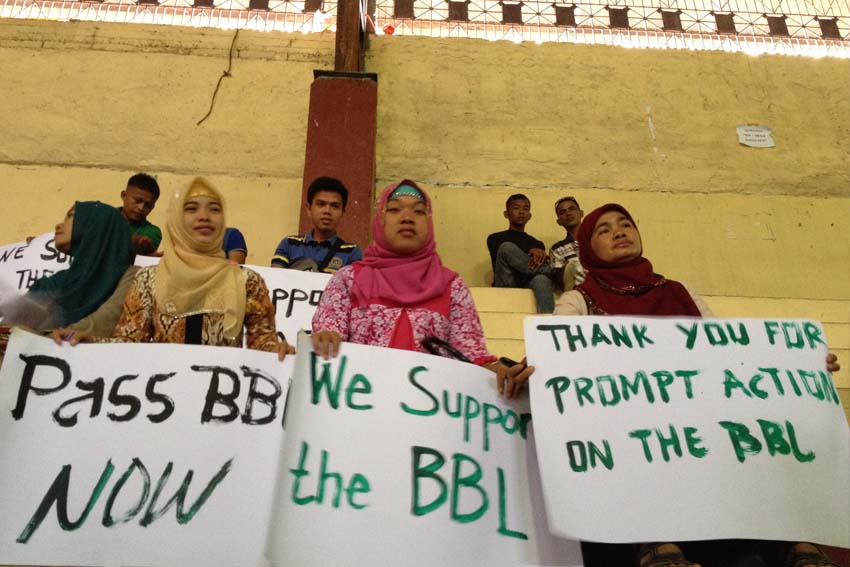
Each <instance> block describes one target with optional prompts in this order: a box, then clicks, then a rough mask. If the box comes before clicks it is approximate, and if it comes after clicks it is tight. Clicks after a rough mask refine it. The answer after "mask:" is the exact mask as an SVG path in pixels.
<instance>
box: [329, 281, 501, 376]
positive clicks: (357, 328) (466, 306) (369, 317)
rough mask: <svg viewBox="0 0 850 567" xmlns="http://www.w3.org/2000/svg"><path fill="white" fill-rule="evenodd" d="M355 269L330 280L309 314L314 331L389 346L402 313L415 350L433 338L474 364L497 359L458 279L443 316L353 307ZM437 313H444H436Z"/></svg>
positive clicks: (416, 310) (429, 311) (418, 310)
mask: <svg viewBox="0 0 850 567" xmlns="http://www.w3.org/2000/svg"><path fill="white" fill-rule="evenodd" d="M353 282H354V267H353V266H346V267H344V268H342V269H341V270H339V271H338V272H337V273H335V274H334V275H333V277H331V280H330V281H329V282H328V285H327V287H326V288H325V291H324V292H323V293H322V299H321V301H320V302H319V306H318V308H317V309H316V313H315V314H314V315H313V332H314V333H317V332H319V331H336V332H337V333H339V334H340V336H341V337H342V340H343V341H348V342H352V343H359V344H364V345H372V346H379V347H386V346H387V345H388V344H389V343H390V339H391V338H392V335H393V331H394V329H395V326H396V322H397V321H398V319H399V317H401V315H402V313H406V314H407V317H408V319H409V320H410V326H411V327H412V329H413V337H414V339H415V341H416V345H417V348H416V350H417V351H419V352H426V351H425V349H423V348H422V345H421V342H422V339H424V338H426V337H437V338H438V339H442V340H444V341H446V342H447V343H449V344H450V345H451V346H453V347H454V348H456V349H457V350H459V351H460V352H462V353H463V354H464V355H466V357H467V358H469V360H471V361H473V362H474V363H475V364H478V365H481V364H487V363H488V362H492V361H494V360H496V357H495V356H493V355H491V354H490V353H488V352H487V344H486V342H485V340H484V331H483V330H482V329H481V321H480V320H479V319H478V311H476V309H475V303H474V302H473V301H472V294H470V293H469V288H468V287H467V286H466V283H465V282H464V281H463V279H462V278H461V277H460V276H458V277H456V278H454V279H453V280H452V282H451V284H450V285H451V290H450V291H451V303H450V305H449V309H448V310H447V312H448V313H449V316H448V317H446V316H444V315H442V314H441V313H439V312H438V311H436V310H433V309H430V308H429V307H431V306H430V305H422V306H419V307H412V308H411V307H391V306H387V305H382V304H378V303H372V304H369V305H367V306H365V307H352V304H351V286H352V284H353ZM440 311H444V310H442V309H440Z"/></svg>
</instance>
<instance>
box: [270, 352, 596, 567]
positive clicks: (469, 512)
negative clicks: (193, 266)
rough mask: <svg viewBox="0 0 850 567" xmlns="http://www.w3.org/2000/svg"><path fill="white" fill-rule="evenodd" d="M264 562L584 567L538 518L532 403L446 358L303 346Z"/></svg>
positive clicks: (575, 551) (570, 545)
mask: <svg viewBox="0 0 850 567" xmlns="http://www.w3.org/2000/svg"><path fill="white" fill-rule="evenodd" d="M298 353H299V354H298V360H297V362H296V369H295V378H294V379H293V383H292V385H291V387H290V394H289V400H288V401H287V416H286V422H285V427H286V444H285V448H284V452H283V459H282V463H283V464H282V465H281V477H280V490H279V492H278V500H277V502H276V503H275V511H276V518H275V523H274V529H273V532H272V535H271V538H270V542H269V558H270V559H271V561H272V562H273V563H274V564H279V565H339V564H358V565H396V564H399V563H404V564H405V565H421V566H430V565H511V566H514V565H581V564H582V560H581V552H580V548H579V544H578V542H576V541H569V540H564V539H561V538H558V537H555V536H552V535H551V533H550V531H549V529H548V527H547V525H546V520H545V517H544V516H543V509H542V505H541V498H542V495H541V492H540V484H539V477H538V473H537V467H536V460H535V458H534V444H533V437H532V427H531V423H530V415H529V413H528V400H527V399H524V400H520V401H506V400H505V399H503V398H501V397H499V395H498V393H497V391H496V384H495V381H494V375H493V373H492V372H489V371H487V370H484V369H482V368H480V367H477V366H474V365H471V364H467V363H461V362H457V361H454V360H449V359H446V358H441V357H437V356H431V355H427V354H421V353H416V352H408V351H400V350H393V349H383V348H375V347H367V346H362V345H353V344H343V346H342V348H341V351H340V355H339V356H338V357H336V358H334V359H332V360H329V361H324V360H322V359H320V358H317V357H316V356H315V355H314V354H312V353H311V352H310V347H309V341H303V340H302V341H299V344H298Z"/></svg>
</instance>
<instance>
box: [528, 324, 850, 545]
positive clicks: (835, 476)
mask: <svg viewBox="0 0 850 567" xmlns="http://www.w3.org/2000/svg"><path fill="white" fill-rule="evenodd" d="M525 340H526V349H527V354H528V361H529V363H530V364H533V365H534V366H535V367H536V372H535V374H534V376H533V377H532V379H531V381H530V390H531V406H532V408H533V413H534V423H535V431H536V432H537V454H538V457H539V463H540V470H541V474H542V477H543V486H544V495H545V498H546V510H547V514H548V517H549V521H550V524H551V525H552V528H553V530H555V531H556V532H557V533H560V534H565V535H569V536H572V537H578V538H582V539H590V540H596V541H607V542H640V541H671V540H673V541H675V540H705V539H725V538H754V539H779V540H788V541H814V542H818V543H823V544H829V545H836V546H842V547H848V546H850V454H848V451H850V449H848V444H850V435H848V427H847V418H846V417H845V415H844V412H843V410H842V408H841V403H840V401H839V399H838V393H837V391H836V389H835V385H834V383H833V381H832V377H831V376H830V375H829V373H828V372H827V371H826V368H825V366H826V365H825V359H826V355H827V346H826V344H825V342H824V340H825V339H824V334H823V329H822V328H821V326H820V324H819V323H815V322H811V321H803V320H758V319H741V320H731V319H726V320H724V319H714V320H696V319H672V318H669V319H668V318H627V317H529V318H526V320H525Z"/></svg>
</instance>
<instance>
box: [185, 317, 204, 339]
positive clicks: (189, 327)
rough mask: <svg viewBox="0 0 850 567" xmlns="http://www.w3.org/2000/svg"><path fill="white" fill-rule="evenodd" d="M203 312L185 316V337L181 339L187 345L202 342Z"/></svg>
mask: <svg viewBox="0 0 850 567" xmlns="http://www.w3.org/2000/svg"><path fill="white" fill-rule="evenodd" d="M203 325H204V314H203V313H195V314H194V315H189V316H188V317H186V338H185V339H184V340H183V342H184V343H186V344H187V345H199V344H202V343H201V340H202V339H203Z"/></svg>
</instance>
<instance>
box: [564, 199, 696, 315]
mask: <svg viewBox="0 0 850 567" xmlns="http://www.w3.org/2000/svg"><path fill="white" fill-rule="evenodd" d="M578 245H579V259H580V260H581V263H582V265H583V266H584V267H585V269H586V270H587V277H586V278H585V281H584V283H582V284H581V285H580V286H578V287H577V288H576V289H575V290H573V291H571V292H568V293H565V294H563V295H562V296H561V298H560V300H559V301H558V304H557V305H556V306H555V315H672V316H687V317H700V316H702V317H711V316H712V313H711V310H710V309H709V308H708V306H707V305H705V303H704V302H703V301H702V299H700V298H699V297H698V296H695V295H693V294H691V293H690V292H689V291H688V290H687V289H686V288H685V286H683V285H682V284H680V283H679V282H676V281H673V280H668V279H666V278H663V277H661V276H659V275H658V274H655V273H654V272H653V270H652V263H650V261H649V260H647V259H646V258H644V257H643V244H642V242H641V238H640V232H638V229H637V226H636V225H635V222H634V219H632V216H631V215H630V214H629V212H628V211H627V210H626V209H625V208H623V207H622V206H620V205H617V204H615V203H609V204H607V205H603V206H601V207H599V208H598V209H596V210H595V211H593V212H592V213H590V214H589V215H587V216H586V217H585V218H584V220H583V221H582V223H581V226H580V227H579V231H578Z"/></svg>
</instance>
